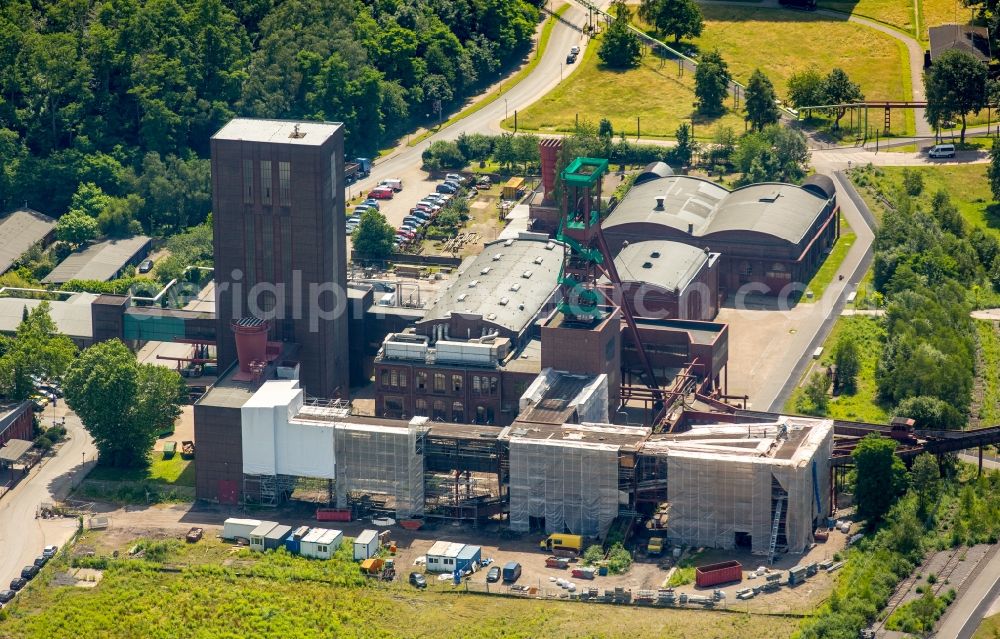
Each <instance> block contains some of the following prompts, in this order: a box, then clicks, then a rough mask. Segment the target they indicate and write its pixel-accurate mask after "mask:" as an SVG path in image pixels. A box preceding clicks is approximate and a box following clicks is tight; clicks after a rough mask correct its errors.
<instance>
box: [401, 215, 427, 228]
mask: <svg viewBox="0 0 1000 639" xmlns="http://www.w3.org/2000/svg"><path fill="white" fill-rule="evenodd" d="M403 224H404V225H406V224H412V225H413V226H415V227H419V226H423V225H424V224H427V220H421V219H420V218H419V217H417V216H415V215H407V216H406V217H404V218H403Z"/></svg>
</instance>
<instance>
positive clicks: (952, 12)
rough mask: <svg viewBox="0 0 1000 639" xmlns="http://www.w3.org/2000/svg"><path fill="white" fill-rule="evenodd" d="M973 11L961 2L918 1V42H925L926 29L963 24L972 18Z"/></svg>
mask: <svg viewBox="0 0 1000 639" xmlns="http://www.w3.org/2000/svg"><path fill="white" fill-rule="evenodd" d="M972 13H973V10H972V9H970V8H968V7H966V6H965V5H964V3H963V2H962V0H920V31H921V33H920V40H921V41H923V42H927V28H928V27H936V26H938V25H940V24H950V23H953V22H954V23H958V24H964V23H966V22H968V21H969V19H970V18H971V17H972Z"/></svg>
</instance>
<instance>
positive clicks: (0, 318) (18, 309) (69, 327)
mask: <svg viewBox="0 0 1000 639" xmlns="http://www.w3.org/2000/svg"><path fill="white" fill-rule="evenodd" d="M97 297H98V296H97V295H94V294H92V293H76V294H74V295H72V296H71V297H69V298H67V299H64V300H54V301H50V302H49V315H51V317H52V321H53V322H55V324H56V327H57V328H58V329H59V332H60V333H62V334H64V335H67V336H69V337H72V338H77V339H90V338H92V337H93V335H94V330H93V320H92V316H91V313H90V306H91V304H93V303H94V300H96V299H97ZM41 303H42V300H29V299H22V298H20V297H0V333H13V332H14V331H16V330H17V327H18V325H20V323H21V318H22V317H23V315H24V309H25V307H27V309H28V310H29V311H31V310H33V309H34V308H35V307H37V306H38V305H39V304H41Z"/></svg>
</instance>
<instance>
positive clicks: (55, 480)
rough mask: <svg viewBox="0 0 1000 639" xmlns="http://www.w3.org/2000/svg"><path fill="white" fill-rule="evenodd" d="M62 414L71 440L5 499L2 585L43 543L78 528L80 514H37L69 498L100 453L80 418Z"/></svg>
mask: <svg viewBox="0 0 1000 639" xmlns="http://www.w3.org/2000/svg"><path fill="white" fill-rule="evenodd" d="M57 415H58V416H63V415H65V416H66V430H67V436H68V439H67V440H66V441H65V442H64V443H62V444H61V445H60V447H59V450H58V452H57V453H56V454H55V455H51V456H49V457H47V458H46V459H45V460H44V461H43V463H42V464H40V465H39V466H36V467H35V468H33V469H32V471H31V474H30V475H29V476H28V477H26V478H24V479H22V480H21V482H20V483H19V484H18V485H17V487H15V488H14V490H12V491H10V492H9V493H7V494H6V495H4V496H3V497H2V498H0V549H2V551H0V589H4V588H7V585H8V584H9V582H10V580H11V579H13V578H14V577H17V576H20V574H21V568H23V567H24V566H27V565H28V564H30V563H31V562H32V561H34V559H35V557H37V556H38V555H40V554H41V553H42V548H44V547H45V546H47V545H49V544H57V545H59V546H60V547H61V546H63V545H64V544H65V543H66V542H67V541H68V540H69V539H70V537H72V535H73V532H74V531H75V530H76V526H77V521H76V520H75V519H49V520H46V519H36V518H35V513H36V511H37V508H38V505H39V504H41V503H42V502H50V501H54V500H57V499H63V498H65V497H66V495H68V494H69V491H70V489H71V488H72V486H74V485H76V483H77V482H79V481H80V479H81V478H82V476H83V473H82V472H81V466H82V465H83V464H84V463H86V466H87V468H89V467H91V466H92V465H93V464H94V460H95V459H96V458H97V449H96V448H95V447H94V442H93V440H92V439H91V438H90V435H89V434H88V433H87V431H85V430H84V429H83V426H82V425H81V424H80V420H79V418H77V416H76V415H75V414H73V413H69V414H66V412H65V408H62V409H61V410H59V411H57ZM51 418H52V411H51V410H48V411H45V413H44V417H43V421H44V420H50V419H51ZM84 455H86V462H84Z"/></svg>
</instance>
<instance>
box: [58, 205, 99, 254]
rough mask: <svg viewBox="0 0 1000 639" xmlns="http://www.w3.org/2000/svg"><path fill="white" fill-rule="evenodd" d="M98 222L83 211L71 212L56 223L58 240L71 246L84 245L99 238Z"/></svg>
mask: <svg viewBox="0 0 1000 639" xmlns="http://www.w3.org/2000/svg"><path fill="white" fill-rule="evenodd" d="M97 230H98V224H97V220H96V219H94V218H92V217H90V216H89V215H87V214H86V213H84V212H83V211H78V210H75V209H73V210H70V211H69V212H67V213H66V214H64V215H63V216H62V217H60V218H59V220H58V221H57V222H56V239H58V240H59V241H61V242H69V243H70V244H77V245H79V244H83V243H84V242H88V241H90V240H92V239H94V238H96V237H97Z"/></svg>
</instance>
